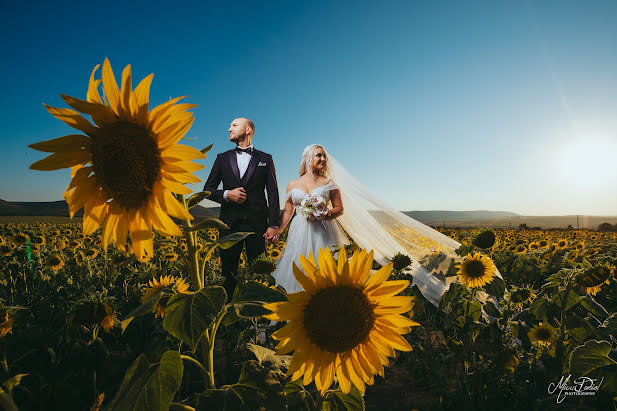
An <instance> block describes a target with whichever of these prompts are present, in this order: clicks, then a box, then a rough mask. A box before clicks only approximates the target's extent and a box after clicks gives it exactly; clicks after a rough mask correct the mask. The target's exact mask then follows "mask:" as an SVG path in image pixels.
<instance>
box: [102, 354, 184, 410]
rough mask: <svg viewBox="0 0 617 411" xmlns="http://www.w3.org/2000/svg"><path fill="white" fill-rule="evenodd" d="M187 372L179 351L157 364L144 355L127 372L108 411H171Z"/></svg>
mask: <svg viewBox="0 0 617 411" xmlns="http://www.w3.org/2000/svg"><path fill="white" fill-rule="evenodd" d="M183 370H184V368H183V365H182V360H181V359H180V353H179V352H178V351H167V352H166V353H165V354H163V356H162V357H161V362H159V363H156V364H148V360H147V359H146V356H145V355H144V354H142V355H140V356H139V357H138V358H137V359H136V360H135V362H133V364H132V365H131V366H130V367H129V369H128V370H127V372H126V374H125V375H124V379H123V380H122V385H121V386H120V388H119V389H118V392H117V393H116V396H115V397H114V399H113V400H112V401H111V403H110V404H109V405H108V406H107V409H110V410H114V411H124V410H127V411H129V410H130V411H133V410H144V411H145V410H148V411H149V410H161V411H162V410H168V409H169V405H170V404H171V401H172V400H173V398H174V395H175V394H176V391H178V388H180V383H181V382H182V373H183Z"/></svg>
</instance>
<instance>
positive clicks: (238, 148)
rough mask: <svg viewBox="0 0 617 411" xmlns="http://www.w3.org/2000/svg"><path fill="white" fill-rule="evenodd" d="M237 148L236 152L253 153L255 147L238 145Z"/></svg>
mask: <svg viewBox="0 0 617 411" xmlns="http://www.w3.org/2000/svg"><path fill="white" fill-rule="evenodd" d="M235 150H236V153H246V154H253V147H247V148H240V147H236V148H235Z"/></svg>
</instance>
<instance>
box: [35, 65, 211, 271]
mask: <svg viewBox="0 0 617 411" xmlns="http://www.w3.org/2000/svg"><path fill="white" fill-rule="evenodd" d="M98 68H99V65H97V66H96V67H95V68H94V70H93V71H92V74H91V75H90V84H89V86H88V93H87V96H86V100H80V99H77V98H74V97H70V96H66V95H61V96H62V99H63V100H64V101H65V102H66V103H67V104H68V105H69V106H71V107H73V108H74V109H75V110H77V111H79V112H81V113H84V114H88V115H89V116H90V117H91V118H92V122H93V123H94V125H93V124H92V123H90V122H89V121H88V120H87V119H86V118H85V117H83V116H82V115H81V114H79V113H78V112H77V111H73V110H71V109H65V108H55V107H50V106H47V105H45V107H46V108H47V110H48V111H49V112H50V113H51V114H52V115H54V116H55V117H56V118H58V119H60V120H62V121H64V122H65V123H67V124H68V125H70V126H71V127H74V128H76V129H78V130H80V131H82V132H83V133H85V135H82V134H73V135H68V136H64V137H60V138H56V139H53V140H49V141H44V142H41V143H36V144H31V145H30V147H31V148H33V149H35V150H39V151H45V152H50V153H53V154H51V155H50V156H49V157H46V158H44V159H43V160H40V161H37V162H36V163H34V164H32V165H31V166H30V168H31V169H34V170H44V171H48V170H58V169H61V168H67V167H71V177H73V179H72V181H71V182H70V184H69V185H68V187H67V189H66V191H65V193H64V198H65V199H66V202H67V203H68V205H69V214H70V216H71V217H73V215H75V213H76V212H77V211H78V210H79V209H81V208H82V207H83V208H84V217H83V235H90V234H92V233H93V232H94V231H96V229H97V228H99V227H100V226H102V227H103V232H102V238H103V249H107V246H108V245H109V243H110V242H111V241H114V242H115V243H116V246H118V247H119V248H120V249H122V250H125V249H126V248H125V244H126V239H127V235H128V234H129V232H130V237H131V241H132V244H133V250H134V253H135V255H136V256H137V257H138V258H139V259H140V260H142V261H143V260H147V259H149V258H150V257H152V255H153V250H152V247H153V244H152V242H153V238H154V233H153V232H152V229H155V230H156V231H158V232H159V233H161V234H162V235H164V236H181V235H182V232H181V231H180V229H179V228H178V226H177V225H176V224H175V223H174V222H173V220H172V219H171V218H170V216H172V217H176V218H179V219H183V220H184V219H192V217H191V215H190V214H189V213H188V211H187V210H186V209H185V208H184V207H183V206H182V205H180V203H179V202H178V200H176V198H175V197H174V195H173V194H172V193H177V194H189V193H190V192H191V190H189V189H188V188H187V187H186V186H185V185H184V183H196V182H199V181H200V180H199V179H198V178H197V177H195V176H194V175H193V174H192V173H193V172H194V171H197V170H200V169H201V168H203V166H202V165H199V164H195V163H193V162H191V161H190V160H195V159H201V158H206V156H205V155H204V154H203V153H201V152H200V151H199V150H196V149H194V148H192V147H189V146H186V145H180V144H177V143H178V141H179V140H180V139H181V138H182V137H183V136H184V134H186V132H187V131H188V129H189V128H190V127H191V125H192V124H193V120H194V118H193V114H192V113H190V112H188V111H187V110H189V109H191V108H193V107H195V106H196V105H193V104H176V103H177V102H178V100H180V99H181V98H182V97H178V98H175V99H172V100H170V101H168V102H166V103H163V104H161V105H159V106H158V107H155V108H153V109H152V110H149V107H148V94H149V91H150V83H151V81H152V74H150V75H149V76H147V77H146V78H144V79H143V80H142V81H141V82H140V83H139V85H137V87H136V88H135V90H134V91H133V90H132V88H131V66H130V65H127V66H126V67H125V68H124V71H123V72H122V85H121V88H120V89H118V85H117V83H116V79H115V77H114V73H113V71H112V69H111V65H110V64H109V60H108V59H105V61H104V63H103V71H102V80H100V79H99V80H95V79H94V75H95V73H96V71H97V69H98ZM101 81H102V83H103V91H104V96H105V97H106V99H105V100H103V99H101V96H100V95H99V91H98V87H99V85H100V83H101Z"/></svg>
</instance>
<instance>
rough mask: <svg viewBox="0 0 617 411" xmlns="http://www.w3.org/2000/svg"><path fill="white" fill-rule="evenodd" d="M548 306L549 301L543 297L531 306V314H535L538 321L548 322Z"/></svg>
mask: <svg viewBox="0 0 617 411" xmlns="http://www.w3.org/2000/svg"><path fill="white" fill-rule="evenodd" d="M547 304H548V300H547V299H546V297H544V296H542V297H539V298H536V299H535V300H533V302H532V303H531V304H530V305H529V312H530V313H531V314H533V316H534V317H536V319H537V320H538V321H548V317H547V315H546V312H547V309H548V307H547Z"/></svg>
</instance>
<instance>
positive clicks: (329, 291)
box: [264, 247, 419, 394]
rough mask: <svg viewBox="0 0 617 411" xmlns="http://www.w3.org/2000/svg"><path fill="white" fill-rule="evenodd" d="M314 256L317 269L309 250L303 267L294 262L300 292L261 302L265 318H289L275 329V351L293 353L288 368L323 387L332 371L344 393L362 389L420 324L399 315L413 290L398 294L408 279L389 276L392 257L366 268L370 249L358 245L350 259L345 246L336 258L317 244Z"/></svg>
mask: <svg viewBox="0 0 617 411" xmlns="http://www.w3.org/2000/svg"><path fill="white" fill-rule="evenodd" d="M318 262H319V268H318V267H317V265H316V264H315V261H314V259H313V256H312V254H309V256H308V259H307V258H305V257H304V256H302V255H301V256H300V263H301V264H302V268H304V272H302V270H300V269H299V268H298V266H296V264H295V263H294V265H293V272H294V276H295V277H296V280H298V282H299V283H300V285H302V287H303V288H304V290H305V291H301V292H298V293H293V294H288V295H287V298H288V301H283V302H276V303H272V304H266V305H264V307H265V308H266V309H268V310H270V311H272V312H273V313H272V314H269V315H266V316H265V317H266V318H268V319H270V320H275V321H288V323H287V325H285V326H284V327H283V328H281V329H280V330H278V331H276V332H275V333H274V334H273V335H272V337H273V338H274V339H275V340H278V341H279V343H278V345H277V347H276V351H277V353H278V354H285V353H289V352H291V351H293V352H294V353H293V357H292V359H291V363H290V365H289V370H288V375H291V376H292V380H294V381H295V380H297V379H298V378H300V377H301V376H304V378H303V380H302V383H303V384H304V385H307V384H310V383H311V381H313V380H315V385H316V386H317V388H318V389H319V390H320V391H321V392H322V394H323V393H324V392H325V391H326V390H327V389H328V388H329V387H330V386H331V385H332V382H333V381H334V377H335V376H336V377H337V379H338V382H339V385H340V387H341V390H342V391H343V392H345V393H348V392H349V391H350V389H351V384H353V385H355V386H356V388H358V389H359V390H360V391H362V392H364V389H365V384H369V385H370V384H373V382H374V375H375V374H379V375H381V376H383V374H384V365H388V362H389V360H388V357H394V355H395V353H394V349H397V350H401V351H411V349H412V348H411V345H409V343H408V342H407V340H406V339H405V338H403V337H402V336H401V335H402V334H406V333H408V332H409V331H410V330H411V327H412V326H416V325H419V324H418V323H416V322H415V321H412V320H411V319H410V318H409V317H407V316H404V315H402V314H404V313H407V312H409V311H411V310H412V308H413V305H414V303H413V297H404V296H395V295H396V294H398V293H399V292H401V291H402V290H404V289H405V288H407V287H408V286H409V282H408V281H405V280H400V281H386V279H387V278H388V277H389V275H390V272H391V271H392V263H390V264H387V265H386V266H384V267H382V268H381V269H380V270H378V271H377V272H375V273H374V274H372V275H371V267H372V265H373V252H372V251H371V252H370V253H369V254H367V253H366V251H365V250H362V251H357V252H356V253H354V255H353V257H351V260H349V261H348V260H347V254H346V252H345V248H344V247H342V248H341V250H340V254H339V258H338V262H336V261H335V260H334V258H333V257H332V253H331V252H330V250H329V249H327V248H326V249H325V250H323V249H321V250H320V251H319V256H318Z"/></svg>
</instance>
